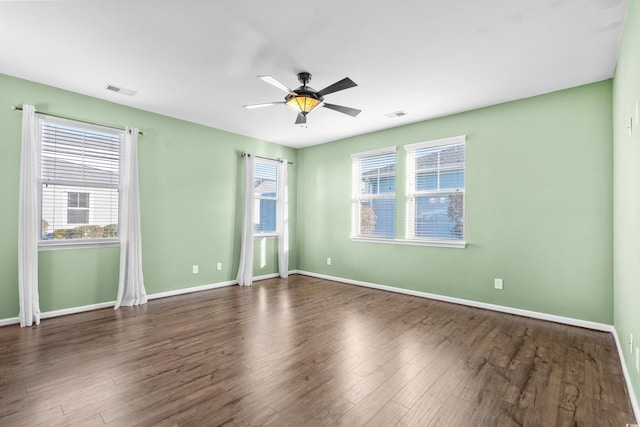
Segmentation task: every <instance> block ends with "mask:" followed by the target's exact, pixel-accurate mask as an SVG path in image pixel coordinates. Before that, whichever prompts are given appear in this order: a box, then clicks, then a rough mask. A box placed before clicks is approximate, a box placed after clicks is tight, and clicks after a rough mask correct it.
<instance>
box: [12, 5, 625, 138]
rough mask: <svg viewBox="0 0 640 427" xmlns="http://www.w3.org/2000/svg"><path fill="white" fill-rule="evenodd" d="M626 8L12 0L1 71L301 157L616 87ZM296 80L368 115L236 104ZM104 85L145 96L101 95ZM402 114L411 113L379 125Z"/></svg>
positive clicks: (277, 96) (269, 96)
mask: <svg viewBox="0 0 640 427" xmlns="http://www.w3.org/2000/svg"><path fill="white" fill-rule="evenodd" d="M626 5H627V1H626V0H394V1H377V2H372V1H371V0H349V1H346V0H323V1H320V2H301V1H294V0H270V1H257V0H254V1H251V0H243V1H241V0H216V1H205V0H203V1H194V0H183V1H178V0H160V1H158V0H129V1H22V2H18V1H13V2H12V1H2V2H0V73H3V74H9V75H12V76H17V77H21V78H25V79H28V80H33V81H36V82H41V83H45V84H48V85H52V86H56V87H60V88H63V89H67V90H70V91H74V92H79V93H82V94H86V95H90V96H94V97H97V98H102V99H106V100H110V101H113V102H117V103H119V104H124V105H129V106H132V107H136V108H140V109H143V110H148V111H152V112H156V113H160V114H164V115H168V116H171V117H176V118H180V119H184V120H188V121H191V122H195V123H200V124H203V125H207V126H212V127H215V128H219V129H224V130H227V131H231V132H235V133H238V134H242V135H247V136H250V137H253V138H257V139H261V140H266V141H271V142H276V143H280V144H284V145H288V146H291V147H304V146H309V145H313V144H318V143H323V142H327V141H333V140H336V139H340V138H344V137H348V136H353V135H358V134H363V133H367V132H371V131H375V130H379V129H384V128H389V127H395V126H399V125H404V124H407V123H411V122H416V121H421V120H425V119H429V118H434V117H440V116H444V115H448V114H452V113H456V112H461V111H466V110H471V109H474V108H478V107H483V106H487V105H493V104H497V103H501V102H505V101H510V100H514V99H520V98H524V97H528V96H532V95H537V94H541V93H546V92H551V91H555V90H559V89H564V88H568V87H573V86H578V85H582V84H586V83H590V82H595V81H599V80H603V79H607V78H610V77H612V75H613V71H614V67H615V63H616V57H617V49H618V43H619V40H620V35H621V30H622V24H623V20H624V16H625V13H626ZM300 71H309V72H311V73H312V75H313V78H312V81H311V83H310V85H311V86H312V87H314V88H315V89H318V90H319V89H322V88H323V87H325V86H328V85H330V84H332V83H334V82H335V81H337V80H340V79H342V78H343V77H346V76H348V77H350V78H351V79H353V80H354V81H355V82H356V83H358V87H355V88H351V89H347V90H344V91H342V92H337V93H334V94H330V95H327V97H326V101H327V102H330V103H334V104H341V105H345V106H348V107H353V108H358V109H361V110H363V112H362V113H361V114H360V115H359V116H358V117H356V118H352V117H350V116H347V115H344V114H341V113H338V112H335V111H331V110H329V109H326V108H319V109H317V110H315V111H313V112H312V113H311V114H310V115H309V117H308V127H307V128H301V127H299V126H295V125H294V121H295V118H296V114H295V113H294V112H293V111H291V110H289V109H288V108H286V107H285V106H283V105H277V106H273V107H267V108H261V109H254V110H247V109H244V108H242V105H243V104H252V103H261V102H270V101H282V100H283V98H284V96H285V95H286V94H285V93H284V92H282V91H280V90H278V89H276V88H275V87H273V86H270V85H268V84H266V83H264V82H262V81H260V80H258V79H257V78H256V76H257V75H262V74H270V75H272V76H274V77H276V78H277V79H279V80H280V81H282V82H283V83H285V84H286V85H288V86H289V87H292V88H295V87H297V86H299V83H298V81H297V78H296V74H297V73H298V72H300ZM108 83H110V84H113V85H118V86H122V87H125V88H129V89H133V90H136V91H138V94H137V95H135V96H134V97H128V96H125V95H122V94H117V93H113V92H110V91H107V90H106V89H105V86H106V85H107V84H108ZM44 101H46V100H43V102H44ZM12 102H14V103H19V102H21V100H19V99H16V100H12ZM52 108H53V107H52ZM53 109H55V108H53ZM397 110H404V111H405V112H406V113H407V115H406V116H404V117H401V118H395V119H389V118H387V117H385V115H384V114H385V113H389V112H393V111H397ZM56 113H58V114H64V112H63V111H56ZM134 125H135V124H134Z"/></svg>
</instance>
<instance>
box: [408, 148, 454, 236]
mask: <svg viewBox="0 0 640 427" xmlns="http://www.w3.org/2000/svg"><path fill="white" fill-rule="evenodd" d="M405 150H406V152H407V171H406V178H407V198H406V203H407V224H406V227H407V228H406V235H407V239H415V240H433V241H443V240H454V241H462V240H464V182H465V138H464V137H453V138H447V139H443V140H437V141H429V142H424V143H418V144H412V145H407V146H405Z"/></svg>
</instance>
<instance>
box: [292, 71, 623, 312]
mask: <svg viewBox="0 0 640 427" xmlns="http://www.w3.org/2000/svg"><path fill="white" fill-rule="evenodd" d="M611 98H612V82H611V81H610V80H607V81H603V82H599V83H595V84H590V85H587V86H581V87H578V88H573V89H568V90H563V91H559V92H555V93H551V94H546V95H541V96H537V97H533V98H528V99H524V100H520V101H515V102H509V103H505V104H501V105H496V106H492V107H488V108H483V109H479V110H475V111H470V112H466V113H461V114H457V115H453V116H449V117H445V118H440V119H435V120H429V121H425V122H420V123H416V124H411V125H407V126H402V127H398V128H394V129H389V130H385V131H380V132H376V133H372V134H367V135H362V136H358V137H354V138H349V139H344V140H340V141H336V142H332V143H328V144H322V145H317V146H313V147H309V148H304V149H302V150H300V151H299V152H298V213H297V217H298V226H299V229H298V267H299V269H300V270H302V271H310V272H315V273H321V274H327V275H331V276H337V277H343V278H348V279H354V280H360V281H365V282H373V283H377V284H383V285H390V286H396V287H400V288H405V289H411V290H417V291H422V292H429V293H435V294H440V295H446V296H452V297H457V298H464V299H469V300H474V301H481V302H486V303H492V304H498V305H504V306H509V307H515V308H520V309H526V310H533V311H538V312H543V313H549V314H554V315H560V316H567V317H572V318H576V319H583V320H588V321H594V322H602V323H607V324H611V323H612V322H613V287H612V277H613V272H612V268H613V265H612V264H613V259H612V244H613V242H612V228H613V219H612V215H613V212H612V203H613V202H612V185H613V184H612V129H611V126H612V125H611V124H612V100H611ZM462 134H464V135H467V146H466V147H467V148H466V159H467V161H466V168H467V174H466V240H467V242H468V246H467V247H466V248H465V249H452V248H442V247H425V246H407V245H396V244H384V243H363V242H352V241H350V239H349V233H350V212H351V205H350V204H351V193H350V191H351V186H350V181H351V159H350V155H351V154H352V153H358V152H362V151H368V150H373V149H376V148H382V147H387V146H394V145H395V146H397V147H398V151H397V154H398V163H397V164H398V179H397V182H398V185H397V193H396V200H397V214H396V216H397V218H398V219H399V220H398V221H397V235H398V237H402V236H403V235H404V221H403V218H404V201H403V197H402V195H403V194H404V183H403V180H404V179H403V176H404V175H403V174H404V170H405V167H404V164H403V162H404V150H403V149H402V145H404V144H411V143H416V142H421V141H427V140H432V139H438V138H444V137H451V136H456V135H462ZM327 257H331V258H332V265H330V266H329V265H327V264H326V258H327ZM494 278H502V279H504V290H502V291H499V290H494V287H493V285H494Z"/></svg>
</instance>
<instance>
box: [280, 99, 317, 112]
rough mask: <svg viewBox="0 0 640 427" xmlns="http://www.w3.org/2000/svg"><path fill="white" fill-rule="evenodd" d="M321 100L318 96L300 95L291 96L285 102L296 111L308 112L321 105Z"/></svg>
mask: <svg viewBox="0 0 640 427" xmlns="http://www.w3.org/2000/svg"><path fill="white" fill-rule="evenodd" d="M321 102H322V101H320V100H319V99H318V98H314V97H311V96H304V95H300V96H292V97H290V98H289V99H288V100H287V101H286V103H285V104H286V105H287V107H289V108H291V109H292V110H293V111H295V112H296V113H304V114H307V113H310V112H311V111H312V110H313V109H314V108H316V107H317V106H318V105H320V103H321Z"/></svg>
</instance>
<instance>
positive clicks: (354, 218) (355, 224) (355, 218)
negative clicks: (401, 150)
mask: <svg viewBox="0 0 640 427" xmlns="http://www.w3.org/2000/svg"><path fill="white" fill-rule="evenodd" d="M396 151H397V150H396V146H395V145H394V146H392V147H384V148H378V149H376V150H370V151H363V152H360V153H354V154H352V155H351V165H352V166H351V169H352V171H351V186H352V187H351V236H350V238H351V239H352V240H353V239H362V240H375V241H378V240H380V241H390V240H394V239H395V238H394V237H388V238H382V237H378V238H369V237H362V236H360V235H359V234H358V233H357V232H359V231H360V226H359V222H360V214H361V212H360V203H356V202H357V201H360V200H362V199H361V198H359V197H356V195H357V194H358V190H359V189H358V188H357V187H356V185H358V184H357V182H356V180H355V179H354V176H355V174H356V170H355V169H354V168H353V161H354V160H360V159H363V158H365V157H372V156H379V155H383V154H392V153H393V154H395V153H396ZM396 165H397V158H396ZM357 174H358V176H360V171H359V170H358V171H357ZM394 177H395V179H396V183H397V181H398V175H397V168H396V173H394ZM396 188H397V185H396ZM396 194H397V191H394V192H393V195H387V194H385V195H380V194H376V195H370V196H367V197H366V198H367V199H393V200H394V202H395V201H396Z"/></svg>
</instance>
